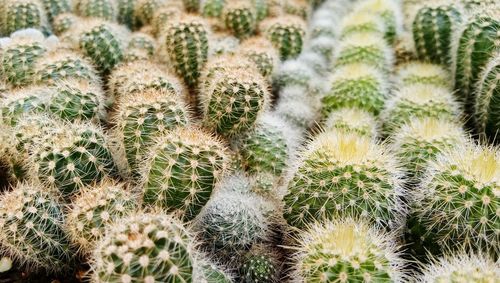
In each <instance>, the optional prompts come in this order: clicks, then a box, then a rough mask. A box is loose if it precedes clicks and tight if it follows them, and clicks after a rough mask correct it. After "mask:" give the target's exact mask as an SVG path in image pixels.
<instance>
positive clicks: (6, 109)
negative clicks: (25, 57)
mask: <svg viewBox="0 0 500 283" xmlns="http://www.w3.org/2000/svg"><path fill="white" fill-rule="evenodd" d="M51 94H52V91H51V90H50V89H47V88H45V87H38V86H37V87H28V88H22V89H19V90H16V91H11V92H8V93H7V96H6V97H5V98H4V99H2V100H0V121H1V123H3V124H5V125H11V126H14V125H15V124H17V122H18V120H19V118H21V117H22V116H23V115H24V114H26V113H35V112H42V111H44V110H45V109H46V106H47V97H49V96H50V95H51Z"/></svg>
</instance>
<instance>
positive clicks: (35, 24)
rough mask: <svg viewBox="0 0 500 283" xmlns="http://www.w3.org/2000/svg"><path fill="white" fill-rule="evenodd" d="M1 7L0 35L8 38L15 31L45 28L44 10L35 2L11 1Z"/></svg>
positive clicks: (28, 0) (26, 0) (35, 0)
mask: <svg viewBox="0 0 500 283" xmlns="http://www.w3.org/2000/svg"><path fill="white" fill-rule="evenodd" d="M3 5H5V6H3ZM2 6H3V7H2V9H0V34H4V35H7V36H8V35H10V34H11V33H13V32H15V31H17V30H22V29H27V28H35V29H40V30H41V29H44V28H46V27H47V19H46V18H47V16H46V15H45V9H44V7H43V5H42V4H41V3H40V2H39V1H37V0H11V1H6V2H5V3H2Z"/></svg>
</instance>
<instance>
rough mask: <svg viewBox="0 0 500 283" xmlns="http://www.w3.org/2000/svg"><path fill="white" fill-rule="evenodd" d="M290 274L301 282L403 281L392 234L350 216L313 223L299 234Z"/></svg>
mask: <svg viewBox="0 0 500 283" xmlns="http://www.w3.org/2000/svg"><path fill="white" fill-rule="evenodd" d="M297 242H298V244H297V247H296V248H297V251H296V253H295V256H294V263H295V265H294V271H295V272H293V275H292V276H293V277H295V278H298V280H300V281H303V282H331V283H333V282H405V280H408V278H406V276H405V275H404V273H403V270H402V269H403V268H404V265H405V262H404V261H403V259H401V257H400V252H399V247H398V246H397V244H396V241H395V239H394V237H393V235H391V234H388V233H384V232H382V231H378V230H377V229H374V228H373V227H371V226H370V225H368V224H367V223H365V222H359V221H356V220H353V219H349V218H348V219H340V220H335V221H333V222H332V221H327V222H326V223H324V224H320V223H314V224H312V225H311V226H310V227H309V229H308V230H307V231H305V232H303V233H301V234H300V235H299V236H298V240H297Z"/></svg>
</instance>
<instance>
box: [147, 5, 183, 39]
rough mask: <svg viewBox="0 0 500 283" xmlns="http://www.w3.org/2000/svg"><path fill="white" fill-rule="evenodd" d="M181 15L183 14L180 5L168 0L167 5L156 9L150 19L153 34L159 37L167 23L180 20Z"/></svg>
mask: <svg viewBox="0 0 500 283" xmlns="http://www.w3.org/2000/svg"><path fill="white" fill-rule="evenodd" d="M182 15H184V10H183V8H182V5H176V2H170V3H169V5H166V6H163V7H161V8H159V9H158V10H156V11H155V13H154V14H153V18H152V19H151V27H152V33H153V35H155V36H156V37H157V38H160V36H161V35H162V34H163V32H164V31H165V30H166V28H168V25H169V24H170V23H174V22H176V21H178V20H180V19H181V16H182Z"/></svg>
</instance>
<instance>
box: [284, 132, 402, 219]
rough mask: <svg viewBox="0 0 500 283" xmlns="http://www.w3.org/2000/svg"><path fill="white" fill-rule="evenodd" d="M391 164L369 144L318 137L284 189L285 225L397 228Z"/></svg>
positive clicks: (396, 176) (397, 192) (397, 172)
mask: <svg viewBox="0 0 500 283" xmlns="http://www.w3.org/2000/svg"><path fill="white" fill-rule="evenodd" d="M394 159H395V158H394V156H393V155H392V154H390V153H389V152H388V151H387V150H386V149H385V148H384V147H383V146H382V145H379V144H375V143H373V142H372V140H370V139H369V138H366V137H360V136H358V135H355V134H341V133H335V132H328V133H323V134H320V135H319V136H317V137H316V138H315V139H314V140H313V141H312V142H311V143H310V144H309V145H308V146H307V148H306V149H305V150H304V151H303V152H302V153H301V155H300V158H299V162H298V164H297V165H296V169H295V170H294V171H295V172H294V175H293V179H292V180H291V182H290V183H289V184H288V194H287V195H286V196H285V198H284V202H285V208H284V217H285V219H286V220H287V222H288V224H290V225H291V226H293V227H297V228H304V227H306V226H307V225H308V224H310V223H312V222H313V221H314V220H321V219H325V220H328V219H334V218H337V217H344V216H349V217H356V218H363V219H366V220H367V221H369V222H370V223H373V224H377V225H379V226H381V227H385V228H394V229H398V228H400V227H399V226H400V224H401V223H399V222H400V220H401V217H402V215H404V213H405V208H404V205H403V203H402V202H401V200H400V197H401V196H402V195H403V193H404V188H403V180H402V170H401V169H400V167H399V165H398V164H397V163H396V162H395V160H394Z"/></svg>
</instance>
